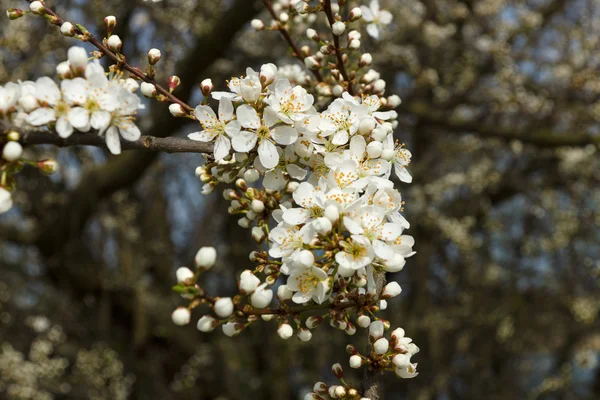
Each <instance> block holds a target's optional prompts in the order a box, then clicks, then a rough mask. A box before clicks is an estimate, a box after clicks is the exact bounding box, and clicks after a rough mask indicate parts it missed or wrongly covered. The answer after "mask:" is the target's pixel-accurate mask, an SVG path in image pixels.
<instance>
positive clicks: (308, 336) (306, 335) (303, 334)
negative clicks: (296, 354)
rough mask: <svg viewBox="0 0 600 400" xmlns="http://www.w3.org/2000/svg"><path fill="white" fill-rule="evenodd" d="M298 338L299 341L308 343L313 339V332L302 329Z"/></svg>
mask: <svg viewBox="0 0 600 400" xmlns="http://www.w3.org/2000/svg"><path fill="white" fill-rule="evenodd" d="M296 336H298V339H300V340H301V341H303V342H308V341H309V340H310V339H311V338H312V332H311V331H309V330H308V329H306V328H300V329H299V330H298V333H297V334H296Z"/></svg>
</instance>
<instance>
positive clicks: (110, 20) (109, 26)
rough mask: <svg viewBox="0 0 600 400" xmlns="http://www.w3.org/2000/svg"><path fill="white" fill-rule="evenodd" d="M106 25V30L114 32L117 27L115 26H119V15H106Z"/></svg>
mask: <svg viewBox="0 0 600 400" xmlns="http://www.w3.org/2000/svg"><path fill="white" fill-rule="evenodd" d="M104 26H106V30H107V31H108V32H109V33H110V32H112V31H113V29H115V26H117V17H115V16H114V15H109V16H108V17H105V18H104Z"/></svg>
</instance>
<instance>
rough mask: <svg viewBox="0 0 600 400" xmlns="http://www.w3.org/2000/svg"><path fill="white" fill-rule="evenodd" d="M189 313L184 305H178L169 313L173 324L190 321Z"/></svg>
mask: <svg viewBox="0 0 600 400" xmlns="http://www.w3.org/2000/svg"><path fill="white" fill-rule="evenodd" d="M190 317H191V313H190V310H188V309H187V308H185V307H179V308H177V309H176V310H175V311H173V313H172V314H171V320H172V321H173V323H174V324H175V325H179V326H183V325H187V324H189V323H190Z"/></svg>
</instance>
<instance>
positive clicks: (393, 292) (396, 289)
mask: <svg viewBox="0 0 600 400" xmlns="http://www.w3.org/2000/svg"><path fill="white" fill-rule="evenodd" d="M401 292H402V288H401V287H400V285H399V284H398V282H390V283H388V284H387V285H385V287H384V288H383V291H382V292H381V297H382V298H384V299H391V298H392V297H396V296H398V295H399V294H400V293H401Z"/></svg>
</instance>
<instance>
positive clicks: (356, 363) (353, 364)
mask: <svg viewBox="0 0 600 400" xmlns="http://www.w3.org/2000/svg"><path fill="white" fill-rule="evenodd" d="M349 364H350V368H360V367H361V365H362V357H361V356H359V355H357V354H355V355H353V356H350V362H349Z"/></svg>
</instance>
